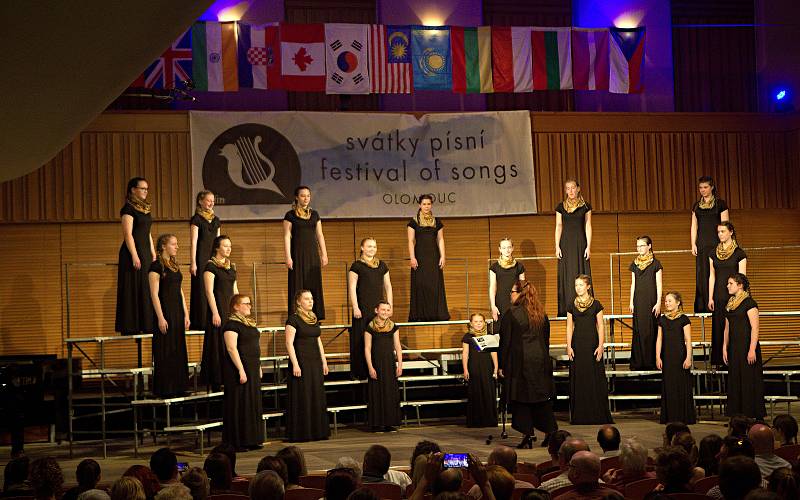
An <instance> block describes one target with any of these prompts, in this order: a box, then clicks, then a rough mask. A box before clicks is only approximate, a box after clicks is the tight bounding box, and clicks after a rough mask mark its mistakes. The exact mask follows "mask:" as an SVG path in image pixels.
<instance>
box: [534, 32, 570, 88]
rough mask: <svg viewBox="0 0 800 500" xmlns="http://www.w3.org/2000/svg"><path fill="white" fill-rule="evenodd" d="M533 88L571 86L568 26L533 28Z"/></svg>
mask: <svg viewBox="0 0 800 500" xmlns="http://www.w3.org/2000/svg"><path fill="white" fill-rule="evenodd" d="M531 46H532V51H533V89H534V90H559V89H571V88H572V50H571V46H570V28H533V30H532V31H531Z"/></svg>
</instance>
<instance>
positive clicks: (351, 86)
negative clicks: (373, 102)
mask: <svg viewBox="0 0 800 500" xmlns="http://www.w3.org/2000/svg"><path fill="white" fill-rule="evenodd" d="M368 28H369V25H366V24H326V25H325V50H326V53H325V61H326V62H325V67H326V70H327V79H326V80H325V81H326V85H325V91H326V92H327V93H328V94H369V87H370V85H369V68H368V60H367V59H368V58H367V45H368V44H369V42H368V38H369V35H368V31H369V30H368Z"/></svg>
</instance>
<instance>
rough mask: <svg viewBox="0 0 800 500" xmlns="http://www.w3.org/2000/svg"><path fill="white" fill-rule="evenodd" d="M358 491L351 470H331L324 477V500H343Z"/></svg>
mask: <svg viewBox="0 0 800 500" xmlns="http://www.w3.org/2000/svg"><path fill="white" fill-rule="evenodd" d="M356 489H358V479H357V478H356V473H355V471H354V470H353V469H350V468H343V469H331V470H329V471H328V474H327V475H326V476H325V500H345V499H346V498H347V496H348V495H349V494H350V493H352V492H354V491H356Z"/></svg>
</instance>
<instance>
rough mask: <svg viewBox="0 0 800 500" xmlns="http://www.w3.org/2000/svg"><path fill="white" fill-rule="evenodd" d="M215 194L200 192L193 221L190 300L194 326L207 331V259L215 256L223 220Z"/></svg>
mask: <svg viewBox="0 0 800 500" xmlns="http://www.w3.org/2000/svg"><path fill="white" fill-rule="evenodd" d="M215 199H216V198H215V197H214V193H212V192H211V191H200V192H199V193H197V199H196V207H195V213H194V215H193V216H192V219H191V220H190V221H189V231H190V233H191V236H190V237H191V241H192V248H191V254H190V255H191V262H190V265H189V271H190V273H191V275H192V291H191V294H190V299H189V312H190V321H191V328H194V329H195V330H205V329H206V327H207V326H208V324H207V321H208V319H209V318H208V316H207V315H208V299H207V298H206V287H205V281H204V280H203V272H204V271H203V270H204V269H205V266H206V262H208V259H210V258H211V257H212V253H211V246H212V245H213V244H214V238H216V237H217V236H219V235H220V224H221V223H220V220H219V217H217V216H216V215H214V201H215Z"/></svg>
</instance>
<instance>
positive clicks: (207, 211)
mask: <svg viewBox="0 0 800 500" xmlns="http://www.w3.org/2000/svg"><path fill="white" fill-rule="evenodd" d="M194 213H196V214H197V215H199V216H200V217H202V218H204V219H205V220H207V221H208V222H211V221H213V220H214V209H213V208H203V207H197V208H196V209H195V211H194Z"/></svg>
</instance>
